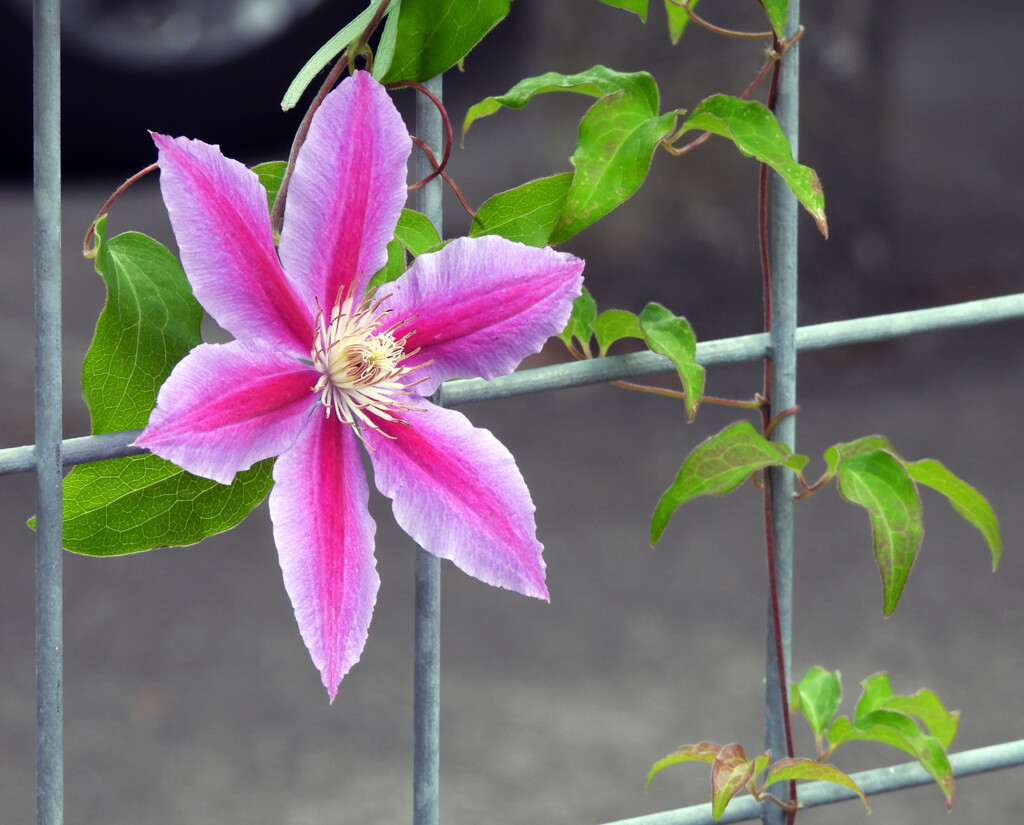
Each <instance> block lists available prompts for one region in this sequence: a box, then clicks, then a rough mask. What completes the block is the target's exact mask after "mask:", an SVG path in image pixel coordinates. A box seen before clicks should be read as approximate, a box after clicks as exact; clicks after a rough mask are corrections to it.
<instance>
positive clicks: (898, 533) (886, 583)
mask: <svg viewBox="0 0 1024 825" xmlns="http://www.w3.org/2000/svg"><path fill="white" fill-rule="evenodd" d="M839 452H840V454H841V455H842V460H841V461H840V462H839V472H838V476H839V477H838V485H839V494H840V495H841V496H842V497H843V498H844V499H846V500H847V501H849V502H852V503H854V504H857V505H860V506H861V507H863V508H864V509H866V510H867V511H868V515H869V516H870V518H871V530H872V534H873V540H874V550H875V560H876V561H877V563H878V570H879V572H880V573H881V575H882V592H883V609H884V611H885V615H886V616H890V615H892V612H893V611H894V610H895V609H896V605H897V604H898V603H899V600H900V596H901V595H902V593H903V588H904V586H905V585H906V583H907V577H908V576H909V575H910V568H911V567H912V566H913V564H914V560H915V559H916V558H917V551H918V549H919V547H920V546H921V536H922V533H923V526H922V522H921V502H920V499H919V498H918V495H917V488H916V487H915V486H914V482H913V481H912V480H911V478H910V476H909V475H908V474H907V471H906V469H905V468H904V466H903V464H902V463H901V462H900V461H899V459H897V458H895V457H894V456H893V455H892V454H891V453H889V452H887V451H885V450H873V451H871V452H867V453H859V454H856V455H852V456H849V457H847V456H846V455H845V453H844V452H843V447H842V445H839Z"/></svg>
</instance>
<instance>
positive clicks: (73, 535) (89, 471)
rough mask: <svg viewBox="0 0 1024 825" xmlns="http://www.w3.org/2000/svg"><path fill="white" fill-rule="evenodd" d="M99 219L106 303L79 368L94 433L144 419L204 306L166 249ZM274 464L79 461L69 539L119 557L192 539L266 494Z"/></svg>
mask: <svg viewBox="0 0 1024 825" xmlns="http://www.w3.org/2000/svg"><path fill="white" fill-rule="evenodd" d="M105 228H106V227H105V218H104V219H101V220H100V221H99V222H98V224H97V227H96V243H97V253H96V259H95V263H96V271H97V272H98V273H99V274H100V276H101V277H102V278H103V280H104V281H105V282H106V284H107V303H106V305H105V306H104V308H103V311H102V313H101V314H100V318H99V321H98V322H97V324H96V334H95V336H94V338H93V342H92V345H91V346H90V347H89V351H88V353H87V354H86V357H85V363H84V365H83V367H82V387H83V395H84V396H85V399H86V403H87V404H88V406H89V412H90V414H91V416H92V422H93V432H94V433H103V432H115V431H119V430H126V429H134V428H137V427H141V426H143V425H144V424H145V423H146V421H147V420H148V418H149V413H150V411H151V410H152V408H153V406H154V405H155V403H156V396H157V391H158V390H159V388H160V386H161V385H162V384H163V382H164V380H165V379H166V378H167V376H168V375H169V374H170V372H171V369H172V368H173V367H174V365H175V364H176V363H177V362H178V361H179V360H180V359H181V358H182V357H184V356H185V354H186V353H188V351H189V350H190V349H191V348H192V347H193V346H195V345H196V344H198V343H199V342H200V340H201V339H200V333H199V325H200V321H201V320H202V309H201V308H200V307H199V304H198V303H196V301H195V299H194V298H193V297H192V293H191V290H190V288H189V285H188V281H187V279H186V278H185V273H184V272H183V271H182V269H181V266H180V265H179V264H178V261H177V260H176V259H175V258H174V256H173V255H172V254H171V253H170V252H168V251H167V249H166V248H164V247H163V246H161V245H160V244H159V243H157V242H156V241H154V240H153V239H152V238H149V237H146V236H145V235H141V234H139V233H135V232H129V233H125V234H122V235H118V236H116V237H114V238H111V239H109V240H108V239H107V238H106V237H105ZM271 464H272V462H269V461H265V462H263V463H262V464H259V465H257V466H255V467H253V468H252V469H250V470H248V471H247V472H245V473H240V474H239V475H238V476H237V477H236V479H235V482H234V483H233V484H232V485H230V486H224V485H221V484H217V483H216V482H213V481H209V480H207V479H201V478H197V477H195V476H192V475H189V474H188V473H186V472H184V471H183V470H181V469H179V468H178V467H175V466H174V465H172V464H169V463H168V462H166V461H164V460H163V459H160V458H157V457H156V456H154V455H141V456H132V457H129V458H116V459H110V460H107V461H101V462H97V463H94V464H83V465H79V466H77V467H75V468H74V469H73V470H72V471H71V473H69V474H68V476H67V478H66V479H65V480H64V545H65V547H66V548H67V549H68V550H73V551H75V552H79V553H87V554H91V555H118V554H122V553H133V552H137V551H139V550H148V549H151V548H153V547H161V546H164V545H168V544H192V543H194V542H197V541H199V540H200V539H201V538H204V537H205V536H209V535H213V534H214V533H219V532H222V531H224V530H227V529H228V528H230V527H233V526H234V525H235V524H237V523H238V522H239V521H240V520H241V519H242V518H243V517H244V516H245V515H246V513H248V512H249V511H250V510H251V509H252V508H253V507H255V506H256V505H257V504H258V503H259V502H260V501H262V500H263V498H264V497H265V496H266V494H267V491H268V490H269V489H270V484H271V477H270V472H271Z"/></svg>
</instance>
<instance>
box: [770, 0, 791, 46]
mask: <svg viewBox="0 0 1024 825" xmlns="http://www.w3.org/2000/svg"><path fill="white" fill-rule="evenodd" d="M764 10H765V11H766V12H767V13H768V19H769V20H770V21H771V24H772V30H773V31H774V32H775V36H776V37H780V38H781V37H785V36H786V14H787V13H788V11H789V0H764Z"/></svg>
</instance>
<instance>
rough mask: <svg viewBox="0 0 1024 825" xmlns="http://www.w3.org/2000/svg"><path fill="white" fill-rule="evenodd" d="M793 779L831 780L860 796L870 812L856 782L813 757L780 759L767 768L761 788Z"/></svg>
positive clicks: (832, 766) (865, 798) (835, 768)
mask: <svg viewBox="0 0 1024 825" xmlns="http://www.w3.org/2000/svg"><path fill="white" fill-rule="evenodd" d="M794 779H812V780H817V781H820V782H831V783H832V784H833V785H842V786H843V787H844V788H849V789H850V790H851V791H853V792H854V793H855V794H857V796H859V797H860V798H861V801H863V803H864V807H866V808H867V809H868V813H871V806H870V805H869V804H868V798H867V797H866V796H865V795H864V792H863V791H862V790H861V789H860V787H859V786H858V785H857V783H856V782H854V781H853V780H852V779H851V778H850V777H849V776H847V775H846V774H845V773H843V772H842V771H841V770H839V768H837V767H835V766H834V765H828V764H826V763H824V762H816V761H814V760H813V759H804V758H803V757H792V756H787V757H785V758H783V759H780V760H779V761H778V762H775V763H774V764H773V765H772V766H771V768H770V769H769V770H768V776H767V777H765V780H764V785H763V786H762V789H761V790H764V789H765V788H767V787H768V786H769V785H772V784H774V783H776V782H791V781H793V780H794Z"/></svg>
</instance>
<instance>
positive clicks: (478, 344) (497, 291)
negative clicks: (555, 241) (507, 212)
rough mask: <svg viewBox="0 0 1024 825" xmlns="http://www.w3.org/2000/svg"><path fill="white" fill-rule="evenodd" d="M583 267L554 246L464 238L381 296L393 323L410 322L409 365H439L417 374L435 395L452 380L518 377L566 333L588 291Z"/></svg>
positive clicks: (419, 262)
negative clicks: (522, 365)
mask: <svg viewBox="0 0 1024 825" xmlns="http://www.w3.org/2000/svg"><path fill="white" fill-rule="evenodd" d="M582 272H583V261H581V260H580V259H579V258H575V257H573V256H572V255H569V254H567V253H564V252H556V251H555V250H553V249H551V248H550V247H545V248H543V249H537V248H536V247H531V246H525V245H523V244H519V243H513V242H512V241H509V240H506V239H505V238H500V237H498V236H496V235H488V236H485V237H482V238H458V239H456V240H454V241H452V242H451V243H450V244H448V245H447V246H445V247H444V248H443V249H441V250H440V251H438V252H436V253H431V254H427V255H421V256H420V257H418V258H417V259H416V260H415V262H414V263H413V265H412V266H411V267H410V268H409V270H408V271H407V272H406V273H405V274H403V275H402V276H401V277H400V278H399V279H398V280H396V281H395V282H394V283H391V284H386V285H385V286H384V287H383V288H382V293H390V295H391V297H390V298H388V300H387V301H386V302H385V303H384V306H385V307H386V308H387V309H388V310H390V311H391V317H392V319H393V320H394V321H402V320H404V319H406V318H412V320H411V321H409V323H408V324H405V325H403V326H402V327H400V328H399V329H398V330H397V331H396V333H395V335H396V337H401V336H402V335H404V334H405V332H406V331H408V330H409V329H414V330H415V332H414V333H413V334H412V335H410V337H409V340H408V344H407V347H406V349H407V351H412V350H414V349H416V348H417V347H419V349H420V351H419V352H418V353H417V354H415V355H413V356H412V357H411V358H409V359H407V362H406V363H408V364H410V365H412V364H417V363H422V362H425V361H431V360H432V361H433V363H432V364H430V366H428V367H426V368H424V369H423V370H422V371H420V372H417V373H415V375H416V377H417V378H422V377H423V375H424V374H427V375H429V376H430V379H429V380H428V381H425V382H424V383H423V384H421V385H420V386H419V388H418V391H419V392H421V393H422V394H423V395H429V394H430V393H432V392H433V391H434V390H435V389H437V387H438V385H440V384H441V382H442V381H446V380H448V379H449V378H476V377H480V378H487V379H491V378H494V377H496V376H498V375H504V374H506V373H509V372H512V370H514V369H515V368H516V367H517V366H518V365H519V362H520V361H522V360H523V358H525V357H526V356H527V355H530V354H531V353H534V352H539V351H540V349H541V347H542V346H543V345H544V342H545V341H546V340H547V339H548V338H550V337H551V336H552V335H556V334H557V333H559V332H561V331H562V330H563V329H564V328H565V325H566V323H567V322H568V320H569V313H570V312H571V311H572V302H573V300H575V299H576V298H577V297H578V296H579V294H580V291H581V287H582V284H583V276H582Z"/></svg>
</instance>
